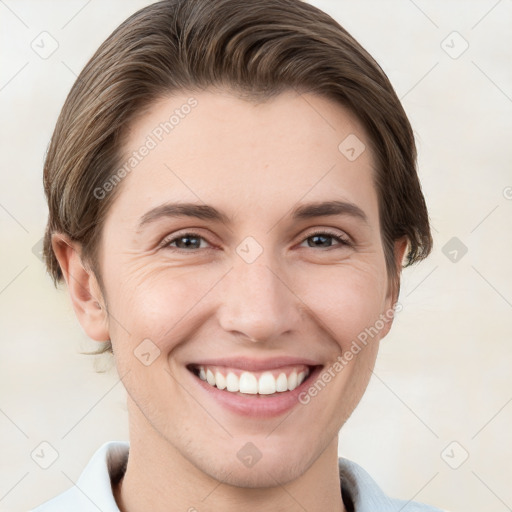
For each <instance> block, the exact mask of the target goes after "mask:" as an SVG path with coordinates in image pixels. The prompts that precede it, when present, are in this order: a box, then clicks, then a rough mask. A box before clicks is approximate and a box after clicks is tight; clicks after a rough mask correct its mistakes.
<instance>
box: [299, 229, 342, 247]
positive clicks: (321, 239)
mask: <svg viewBox="0 0 512 512" xmlns="http://www.w3.org/2000/svg"><path fill="white" fill-rule="evenodd" d="M329 239H334V240H336V241H337V242H338V244H339V245H340V246H342V247H345V246H351V243H350V240H349V239H348V238H346V237H344V236H342V235H340V234H335V233H331V232H329V231H317V232H315V233H310V234H309V235H308V236H307V237H306V238H305V240H304V242H306V241H308V240H315V242H314V245H309V247H320V248H326V249H329V248H331V247H335V246H333V245H332V244H328V245H325V244H326V241H328V240H329Z"/></svg>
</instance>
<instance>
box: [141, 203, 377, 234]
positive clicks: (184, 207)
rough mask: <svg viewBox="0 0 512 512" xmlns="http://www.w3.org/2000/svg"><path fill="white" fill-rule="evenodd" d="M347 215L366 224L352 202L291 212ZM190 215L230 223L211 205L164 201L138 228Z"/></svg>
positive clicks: (299, 215) (296, 217) (302, 217)
mask: <svg viewBox="0 0 512 512" xmlns="http://www.w3.org/2000/svg"><path fill="white" fill-rule="evenodd" d="M334 215H348V216H350V217H354V218H356V219H359V220H362V221H363V222H365V223H366V224H368V218H367V216H366V214H365V213H364V211H363V210H362V209H361V208H359V206H357V205H355V204H354V203H349V202H346V201H323V202H322V201H320V202H313V203H306V204H302V205H299V206H297V207H296V208H294V209H293V210H292V212H291V217H292V219H294V220H305V219H311V218H315V217H326V216H334ZM169 217H171V218H173V217H192V218H196V219H204V220H214V221H216V222H222V223H224V224H229V223H230V220H231V219H230V218H229V216H228V215H226V214H225V213H223V212H221V211H219V210H217V209H216V208H214V207H213V206H210V205H206V204H196V203H165V204H162V205H160V206H157V207H155V208H153V209H151V210H149V211H148V212H146V213H145V214H144V215H143V216H142V217H141V218H140V221H139V229H141V228H143V227H144V226H145V225H147V224H150V223H152V222H155V221H157V220H159V219H161V218H169Z"/></svg>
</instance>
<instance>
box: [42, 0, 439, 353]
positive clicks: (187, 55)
mask: <svg viewBox="0 0 512 512" xmlns="http://www.w3.org/2000/svg"><path fill="white" fill-rule="evenodd" d="M212 88H218V89H222V90H229V91H230V92H232V93H234V94H237V95H238V96H239V97H240V98H242V99H245V100H247V101H266V100H268V99H270V98H272V97H274V96H276V95H278V94H279V93H281V92H284V91H286V90H290V89H293V90H295V91H296V92H299V93H305V92H308V93H314V94H318V95H321V96H323V97H325V98H328V99H331V100H333V101H336V102H339V103H340V104H342V105H343V106H344V107H345V108H347V109H348V110H349V111H350V112H351V113H352V114H353V115H355V117H356V118H357V119H358V120H359V121H360V122H361V123H362V125H363V127H364V129H365V131H366V132H367V135H368V137H369V139H370V146H371V150H372V152H373V156H374V158H375V162H376V169H375V186H376V190H377V194H378V203H379V218H380V224H381V236H382V243H383V250H384V255H385V261H386V268H387V272H388V275H389V276H390V278H391V279H392V280H393V281H394V282H395V283H396V285H397V287H398V289H399V276H400V271H401V267H402V262H401V264H400V265H399V266H397V264H396V260H395V255H394V243H395V241H397V240H399V239H402V238H404V237H405V238H406V239H407V242H408V246H407V254H406V261H405V264H404V266H408V265H411V264H412V263H415V262H417V261H419V260H421V259H423V258H425V257H426V256H427V255H428V254H429V253H430V252H431V250H432V236H431V232H430V226H429V219H428V212H427V208H426V204H425V200H424V197H423V193H422V191H421V186H420V183H419V179H418V175H417V170H416V159H417V155H416V146H415V141H414V135H413V132H412V128H411V126H410V123H409V120H408V118H407V116H406V114H405V111H404V109H403V107H402V105H401V103H400V100H399V99H398V97H397V95H396V93H395V91H394V89H393V87H392V85H391V83H390V81H389V79H388V78H387V76H386V74H385V73H384V71H383V70H382V69H381V67H380V66H379V65H378V63H377V62H376V61H375V60H374V59H373V58H372V57H371V56H370V55H369V53H368V52H366V50H364V48H362V47H361V45H360V44H359V43H358V42H357V41H356V40H355V39H354V38H353V37H352V36H351V35H350V34H349V33H348V32H347V31H346V30H345V29H344V28H343V27H341V26H340V25H339V24H338V23H337V22H336V21H335V20H334V19H333V18H331V17H330V16H329V15H328V14H326V13H325V12H323V11H321V10H320V9H318V8H316V7H314V6H312V5H310V4H308V3H306V2H303V1H301V0H258V1H257V2H254V1H253V0H164V1H160V2H156V3H154V4H151V5H149V6H147V7H144V8H143V9H141V10H139V11H138V12H136V13H135V14H133V15H132V16H130V17H129V18H128V19H127V20H125V21H124V22H123V23H122V24H121V25H120V26H119V27H118V28H117V29H115V30H114V32H113V33H112V34H111V35H110V36H109V37H108V38H107V39H106V40H105V41H104V42H103V44H102V45H101V46H100V47H99V48H98V50H97V51H96V53H95V54H94V55H93V56H92V58H91V59H90V60H89V62H88V63H87V64H86V66H85V68H84V69H83V70H82V72H81V73H80V75H79V76H78V78H77V80H76V82H75V83H74V85H73V87H72V88H71V91H70V92H69V95H68V97H67V99H66V101H65V103H64V106H63V108H62V111H61V113H60V116H59V118H58V120H57V124H56V127H55V131H54V133H53V136H52V139H51V143H50V146H49V148H48V153H47V156H46V160H45V165H44V190H45V194H46V197H47V201H48V207H49V217H48V224H47V228H46V232H45V237H44V248H43V254H44V259H45V262H46V266H47V269H48V272H49V274H50V275H51V276H52V278H53V281H54V284H55V285H57V284H58V283H59V282H60V281H62V278H63V274H62V270H61V268H60V266H59V263H58V261H57V259H56V257H55V254H54V252H53V249H52V244H51V236H52V234H53V233H56V232H59V233H63V234H65V235H67V236H68V237H69V238H70V239H71V240H73V241H76V242H78V243H79V244H80V247H81V256H82V260H83V261H84V262H85V263H87V264H88V265H89V266H90V268H91V269H92V270H93V271H94V273H95V275H96V277H97V278H98V282H99V285H100V287H101V288H102V290H103V286H102V279H101V272H100V268H99V265H98V251H99V242H100V235H101V231H102V227H103V224H104V219H105V217H106V214H107V212H108V210H109V208H110V206H111V205H112V202H113V201H114V199H115V197H116V195H117V194H118V193H119V189H120V188H121V187H120V186H117V187H113V189H112V191H111V192H109V193H108V194H106V195H105V196H104V197H101V199H100V198H98V197H97V194H95V193H94V191H95V190H97V189H98V187H102V186H103V185H104V184H105V183H107V182H109V180H110V182H112V179H114V178H116V176H115V174H116V171H118V170H119V167H120V165H121V158H122V152H123V141H124V135H125V133H126V128H127V127H128V126H130V123H131V122H132V121H133V120H134V119H135V116H137V115H138V114H139V113H140V112H143V111H144V109H145V108H147V107H148V106H150V105H151V104H152V103H153V102H155V101H156V100H158V99H160V98H161V97H164V96H168V95H171V94H173V93H176V92H184V91H191V92H193V91H201V90H205V89H212ZM340 142H341V141H340ZM105 350H109V351H111V347H107V348H106V349H105Z"/></svg>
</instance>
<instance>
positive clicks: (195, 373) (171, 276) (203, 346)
mask: <svg viewBox="0 0 512 512" xmlns="http://www.w3.org/2000/svg"><path fill="white" fill-rule="evenodd" d="M191 96H193V97H194V98H195V101H196V102H197V103H195V102H194V105H195V106H193V107H192V108H182V106H183V105H186V104H191V102H190V100H189V98H190V97H191ZM187 102H188V103H187ZM176 109H181V110H180V111H181V112H182V115H181V116H179V122H176V123H175V124H174V125H173V127H172V130H170V129H168V133H166V132H165V130H164V131H163V133H162V126H163V125H161V123H163V122H165V121H168V120H169V117H170V115H172V113H173V112H174V111H175V110H176ZM184 112H187V113H186V115H185V114H183V113H184ZM158 127H160V130H158ZM167 128H169V127H167ZM155 130H156V131H155ZM155 133H157V134H159V136H156V135H155ZM148 136H150V138H151V139H152V140H154V141H156V145H155V147H150V149H149V150H148V151H145V150H141V148H142V147H143V146H145V145H146V147H148V146H153V144H151V143H150V144H148V140H149V139H148ZM349 136H350V137H351V138H349V139H348V141H350V142H352V144H351V145H352V146H354V148H355V151H351V150H350V147H349V148H347V147H346V146H347V142H345V143H344V144H345V145H344V144H342V146H341V150H340V149H339V146H340V144H341V143H342V142H343V141H344V140H345V139H346V138H347V137H349ZM354 136H355V137H357V139H359V141H357V139H355V138H354ZM159 138H160V139H161V140H159ZM354 141H356V142H354ZM354 144H355V145H354ZM361 144H364V145H365V146H366V149H365V150H364V151H362V153H361V154H360V155H359V156H358V157H357V158H355V159H354V158H353V157H354V155H356V156H357V154H358V153H359V152H360V151H361V149H362V148H363V146H362V145H361ZM351 145H350V144H349V146H351ZM124 150H125V157H126V161H128V160H129V158H131V157H133V155H134V154H137V155H138V156H139V157H140V155H141V154H142V153H144V154H145V156H143V157H142V158H140V161H137V163H136V165H133V168H131V170H130V172H128V173H127V176H126V177H125V178H124V179H123V181H122V182H121V183H120V184H119V185H118V186H119V187H122V188H121V189H120V190H119V195H118V197H117V198H116V199H115V201H114V203H113V205H112V207H111V209H110V211H109V214H108V216H107V219H106V221H105V225H104V230H103V234H102V240H101V252H100V259H99V261H100V266H101V271H102V276H103V281H104V290H105V297H104V300H105V301H106V304H107V308H108V312H109V317H108V334H109V336H110V339H111V340H112V344H113V350H114V354H115V360H116V365H117V368H118V371H119V375H120V376H123V383H124V385H125V387H126V389H127V392H128V395H129V411H130V421H131V422H132V426H133V428H134V429H136V430H137V432H138V433H140V434H141V437H144V439H151V440H153V441H154V443H155V445H158V446H160V448H161V449H162V450H166V451H169V452H172V453H173V454H174V456H175V457H180V458H181V460H183V461H186V462H187V463H190V464H191V465H192V466H193V467H195V468H197V469H199V470H200V471H202V472H203V473H205V474H207V475H210V476H212V477H214V478H216V479H222V480H224V481H226V482H227V483H232V484H233V485H237V486H244V487H251V486H262V485H275V480H274V478H275V479H277V480H279V481H281V482H286V481H290V480H291V479H293V478H296V477H298V476H299V475H300V474H302V473H304V472H305V471H306V470H307V469H308V468H309V467H311V465H312V464H313V463H314V462H315V460H317V459H318V458H319V457H320V455H321V454H322V453H323V451H324V450H325V449H326V447H329V446H332V442H333V440H334V439H336V438H337V435H338V431H339V429H340V428H341V426H342V425H343V423H344V422H345V421H346V419H347V418H348V417H349V415H350V414H351V412H352V411H353V409H354V407H355V406H356V404H357V403H358V402H359V400H360V398H361V396H362V394H363V392H364V390H365V388H366V386H367V383H368V380H369V377H370V374H371V370H372V368H373V365H374V361H375V358H376V355H377V350H378V343H379V339H380V338H381V337H382V336H384V335H385V334H386V333H387V329H388V328H389V325H390V322H387V323H386V325H385V326H384V327H382V318H383V315H386V318H387V319H389V311H390V309H391V308H392V305H393V297H392V296H391V294H390V293H389V289H390V287H389V281H388V277H387V273H386V266H385V259H384V253H383V246H382V239H381V235H380V226H379V216H378V199H377V194H376V189H375V186H374V170H373V165H374V160H373V158H372V155H371V153H370V149H369V140H368V138H367V136H366V134H365V132H364V131H363V128H362V126H361V125H360V124H359V123H358V121H357V120H356V119H355V118H354V117H353V116H352V115H350V114H349V112H348V111H347V110H345V109H344V108H343V107H342V106H340V105H338V104H337V103H334V102H332V101H330V100H327V99H325V98H322V97H319V96H316V95H312V94H304V95H302V96H299V95H297V94H295V93H294V92H286V93H283V94H281V95H280V96H278V97H276V98H274V99H272V100H270V101H268V102H265V103H262V104H258V105H256V104H252V103H248V102H246V101H243V100H240V99H237V98H235V97H234V96H232V95H230V94H229V93H228V92H202V93H199V94H194V95H187V94H182V95H177V96H173V97H169V98H165V99H162V100H160V101H158V102H157V103H155V104H153V105H152V107H151V108H150V109H149V110H147V111H146V112H144V114H143V115H141V116H140V117H139V118H138V119H137V120H136V121H135V122H134V124H133V126H131V129H130V132H129V134H128V137H127V139H126V143H125V146H124ZM134 152H135V153H134ZM348 157H350V158H348ZM133 163H134V161H132V164H133ZM326 202H336V203H334V206H331V208H330V209H328V208H327V209H326V208H323V209H322V208H316V209H315V208H312V207H311V205H313V204H316V205H317V206H318V204H320V203H326ZM185 203H186V204H187V205H188V208H182V209H181V210H179V209H178V207H177V206H179V205H183V204H185ZM194 206H195V207H196V208H195V210H194V208H193V207H194ZM197 207H200V208H197ZM379 319H381V320H380V323H379ZM375 326H380V327H381V328H380V329H376V328H375ZM371 327H373V328H374V331H372V332H375V330H377V331H378V332H377V334H374V335H373V336H372V337H369V338H368V342H367V343H366V344H363V343H361V342H360V341H359V342H357V340H358V339H359V340H361V333H363V332H365V329H368V328H371ZM366 332H368V331H366ZM358 337H359V338H358ZM354 342H356V343H358V344H359V351H358V352H357V353H356V354H355V353H354V352H355V350H353V351H352V352H353V353H352V357H351V358H350V357H349V356H347V354H349V352H350V351H351V347H354ZM346 356H347V357H346ZM345 357H346V358H345ZM337 361H338V365H336V362H337ZM340 366H342V368H341V369H340ZM201 367H202V369H201ZM203 372H204V374H203ZM327 373H329V374H330V378H327V377H325V375H326V374H327ZM283 374H284V377H283ZM294 374H296V375H297V377H295V376H294ZM308 375H309V376H308ZM304 378H305V380H304V381H303V379H304ZM204 379H207V380H204ZM297 379H298V383H299V386H298V387H295V386H296V385H297ZM301 381H302V383H301ZM318 382H320V384H318ZM315 383H317V385H316V392H315V391H311V389H312V388H314V387H315ZM226 386H227V388H226ZM237 386H238V387H237ZM223 387H224V389H219V388H223ZM228 389H230V390H228ZM285 389H288V390H287V391H285ZM237 390H239V391H237ZM251 457H252V458H251ZM258 458H259V460H257V462H256V463H255V464H254V463H252V462H248V461H252V460H256V459H258ZM283 461H287V464H283ZM269 474H271V475H273V478H271V477H270V476H269Z"/></svg>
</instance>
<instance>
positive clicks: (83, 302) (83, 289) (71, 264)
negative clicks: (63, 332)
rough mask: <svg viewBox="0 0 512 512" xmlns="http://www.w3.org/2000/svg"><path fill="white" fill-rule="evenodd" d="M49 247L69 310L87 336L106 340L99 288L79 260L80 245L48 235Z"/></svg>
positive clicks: (60, 236) (105, 313)
mask: <svg viewBox="0 0 512 512" xmlns="http://www.w3.org/2000/svg"><path fill="white" fill-rule="evenodd" d="M52 248H53V252H54V253H55V256H56V258H57V260H58V262H59V265H60V268H61V269H62V273H63V275H64V279H65V280H66V284H67V286H68V291H69V295H70V298H71V303H72V304H73V309H74V310H75V314H76V316H77V318H78V321H79V322H80V325H81V326H82V328H83V329H84V331H85V333H86V334H87V336H89V337H90V338H92V339H93V340H96V341H108V340H109V339H110V336H109V331H108V315H107V309H106V303H105V300H104V297H103V294H102V293H101V289H100V286H99V284H98V281H97V279H96V276H95V275H94V273H93V272H92V270H90V269H87V268H86V267H85V265H84V264H83V262H82V259H81V254H80V253H81V247H80V244H78V243H77V242H74V241H72V240H70V238H69V237H68V236H66V235H63V234H61V233H55V234H53V235H52Z"/></svg>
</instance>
